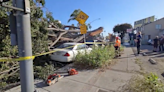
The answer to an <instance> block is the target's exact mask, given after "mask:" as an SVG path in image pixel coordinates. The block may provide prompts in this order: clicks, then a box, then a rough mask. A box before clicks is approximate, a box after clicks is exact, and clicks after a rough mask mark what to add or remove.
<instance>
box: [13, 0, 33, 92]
mask: <svg viewBox="0 0 164 92" xmlns="http://www.w3.org/2000/svg"><path fill="white" fill-rule="evenodd" d="M14 1H15V4H16V7H17V8H21V9H23V10H24V12H22V11H17V12H16V25H17V42H18V50H19V57H28V56H32V45H31V44H32V42H31V24H30V3H29V0H14ZM20 80H21V92H34V75H33V60H32V59H29V60H23V61H20Z"/></svg>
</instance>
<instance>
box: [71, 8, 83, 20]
mask: <svg viewBox="0 0 164 92" xmlns="http://www.w3.org/2000/svg"><path fill="white" fill-rule="evenodd" d="M80 11H81V10H80V9H77V10H74V11H73V13H72V14H71V15H70V19H69V20H68V22H70V21H71V20H75V19H76V17H77V15H78V14H79V13H80Z"/></svg>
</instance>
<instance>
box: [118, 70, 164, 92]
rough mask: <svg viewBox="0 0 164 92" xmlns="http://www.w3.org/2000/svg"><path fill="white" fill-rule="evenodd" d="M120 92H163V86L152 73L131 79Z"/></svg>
mask: <svg viewBox="0 0 164 92" xmlns="http://www.w3.org/2000/svg"><path fill="white" fill-rule="evenodd" d="M121 92H164V84H163V83H162V82H161V81H160V80H159V78H158V76H157V75H156V74H153V73H149V74H146V75H145V76H144V77H139V76H136V77H133V78H132V79H131V80H130V81H129V82H128V84H127V85H125V87H123V91H121Z"/></svg>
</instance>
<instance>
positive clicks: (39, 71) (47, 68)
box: [34, 63, 55, 80]
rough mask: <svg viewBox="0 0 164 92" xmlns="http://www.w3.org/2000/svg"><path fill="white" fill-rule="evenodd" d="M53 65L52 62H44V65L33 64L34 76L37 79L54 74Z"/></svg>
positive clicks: (44, 78)
mask: <svg viewBox="0 0 164 92" xmlns="http://www.w3.org/2000/svg"><path fill="white" fill-rule="evenodd" d="M54 70H55V68H54V66H53V64H47V63H46V64H45V65H44V67H43V66H34V72H35V73H34V77H35V78H37V79H43V80H46V79H47V77H48V76H49V75H50V74H54Z"/></svg>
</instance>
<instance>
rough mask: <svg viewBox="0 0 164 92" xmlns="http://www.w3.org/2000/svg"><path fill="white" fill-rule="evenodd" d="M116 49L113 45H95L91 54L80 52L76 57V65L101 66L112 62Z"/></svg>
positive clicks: (84, 66)
mask: <svg viewBox="0 0 164 92" xmlns="http://www.w3.org/2000/svg"><path fill="white" fill-rule="evenodd" d="M114 55H115V51H114V47H113V46H105V47H94V48H93V50H92V52H91V53H90V54H87V53H86V54H78V55H77V56H76V59H75V66H82V67H83V68H86V67H87V68H100V67H105V66H108V65H109V64H111V63H112V59H113V58H114Z"/></svg>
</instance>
